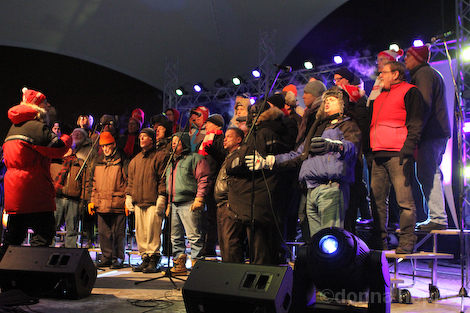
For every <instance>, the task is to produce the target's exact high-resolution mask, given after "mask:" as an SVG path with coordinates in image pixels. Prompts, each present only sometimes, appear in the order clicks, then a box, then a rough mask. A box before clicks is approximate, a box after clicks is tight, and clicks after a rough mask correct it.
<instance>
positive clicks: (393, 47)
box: [388, 43, 400, 51]
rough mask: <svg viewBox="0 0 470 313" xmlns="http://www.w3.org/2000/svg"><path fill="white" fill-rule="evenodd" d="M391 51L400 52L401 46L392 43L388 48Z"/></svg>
mask: <svg viewBox="0 0 470 313" xmlns="http://www.w3.org/2000/svg"><path fill="white" fill-rule="evenodd" d="M388 49H389V50H393V51H398V50H400V46H398V45H397V44H396V43H392V44H391V45H390V46H389V47H388Z"/></svg>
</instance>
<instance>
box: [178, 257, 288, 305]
mask: <svg viewBox="0 0 470 313" xmlns="http://www.w3.org/2000/svg"><path fill="white" fill-rule="evenodd" d="M292 281H293V275H292V269H291V268H290V267H289V266H265V265H250V264H234V263H218V262H211V261H198V262H197V263H196V264H195V265H194V268H193V269H192V270H191V274H190V275H189V277H188V280H187V281H186V283H185V284H184V286H183V299H184V305H185V307H186V312H188V313H199V312H201V313H202V312H204V313H212V312H224V313H228V312H237V313H239V312H273V313H274V312H276V313H286V312H288V311H289V308H290V305H291V302H292Z"/></svg>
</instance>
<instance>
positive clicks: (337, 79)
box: [334, 76, 344, 82]
mask: <svg viewBox="0 0 470 313" xmlns="http://www.w3.org/2000/svg"><path fill="white" fill-rule="evenodd" d="M343 78H344V77H341V76H340V77H336V78H335V79H334V80H335V81H337V82H338V81H340V80H342V79H343Z"/></svg>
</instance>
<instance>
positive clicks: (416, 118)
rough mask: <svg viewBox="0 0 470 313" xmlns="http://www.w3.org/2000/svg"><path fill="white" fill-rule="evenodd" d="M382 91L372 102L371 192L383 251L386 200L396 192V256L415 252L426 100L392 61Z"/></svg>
mask: <svg viewBox="0 0 470 313" xmlns="http://www.w3.org/2000/svg"><path fill="white" fill-rule="evenodd" d="M380 78H381V79H382V82H383V89H382V92H381V93H380V95H379V96H378V97H377V99H376V100H375V101H374V103H373V109H372V120H371V124H370V146H371V149H372V153H373V157H374V160H373V163H372V182H371V187H372V193H373V195H374V199H375V202H376V206H374V207H373V211H374V212H373V214H374V222H375V226H376V231H378V232H379V233H380V235H381V239H382V247H381V248H382V249H384V250H386V249H387V248H388V246H387V219H388V207H387V202H388V201H387V199H388V196H389V193H390V186H391V185H393V187H394V189H395V194H396V199H397V202H398V206H399V208H400V240H399V244H398V247H397V249H396V253H412V252H413V248H414V244H415V243H416V235H415V234H414V226H415V222H416V206H415V202H414V199H413V193H412V188H411V181H412V180H413V179H414V178H413V175H414V173H415V170H414V168H415V160H414V153H415V150H416V147H417V144H418V141H419V139H420V136H421V131H422V127H423V116H422V112H423V110H424V100H423V96H422V95H421V93H420V91H419V90H418V88H416V86H414V85H411V84H408V83H406V82H405V81H404V79H405V66H404V65H403V64H402V63H399V62H396V61H392V62H390V63H387V64H386V65H385V66H384V67H383V69H382V72H381V73H380Z"/></svg>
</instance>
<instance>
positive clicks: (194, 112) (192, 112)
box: [191, 111, 202, 117]
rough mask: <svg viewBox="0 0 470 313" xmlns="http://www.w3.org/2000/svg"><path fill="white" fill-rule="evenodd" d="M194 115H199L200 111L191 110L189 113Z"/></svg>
mask: <svg viewBox="0 0 470 313" xmlns="http://www.w3.org/2000/svg"><path fill="white" fill-rule="evenodd" d="M193 114H194V115H196V116H197V117H200V116H201V115H202V114H201V113H200V112H197V111H191V115H193Z"/></svg>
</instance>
